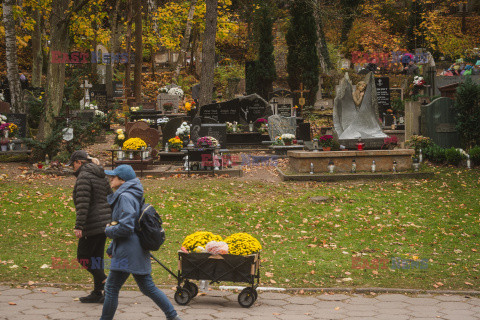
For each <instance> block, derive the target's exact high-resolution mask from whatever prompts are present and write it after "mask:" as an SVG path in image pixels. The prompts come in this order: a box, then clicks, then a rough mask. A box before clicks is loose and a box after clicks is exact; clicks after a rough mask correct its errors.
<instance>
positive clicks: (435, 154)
mask: <svg viewBox="0 0 480 320" xmlns="http://www.w3.org/2000/svg"><path fill="white" fill-rule="evenodd" d="M425 158H426V159H427V160H428V161H430V162H434V163H444V162H445V160H446V157H445V149H444V148H442V147H440V146H438V145H436V144H431V145H430V146H428V147H427V148H425Z"/></svg>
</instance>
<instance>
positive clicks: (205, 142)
mask: <svg viewBox="0 0 480 320" xmlns="http://www.w3.org/2000/svg"><path fill="white" fill-rule="evenodd" d="M218 144H219V143H218V140H217V139H215V138H214V137H210V136H206V137H201V138H198V140H197V143H196V146H197V148H202V147H211V148H214V147H216V146H218Z"/></svg>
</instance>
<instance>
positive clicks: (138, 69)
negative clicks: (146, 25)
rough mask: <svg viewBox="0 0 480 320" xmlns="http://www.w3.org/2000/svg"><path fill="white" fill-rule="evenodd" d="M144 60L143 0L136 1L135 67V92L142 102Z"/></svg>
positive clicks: (137, 100)
mask: <svg viewBox="0 0 480 320" xmlns="http://www.w3.org/2000/svg"><path fill="white" fill-rule="evenodd" d="M142 62H143V42H142V0H136V2H135V69H134V86H133V92H134V95H135V101H136V102H137V103H141V102H142Z"/></svg>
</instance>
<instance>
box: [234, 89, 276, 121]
mask: <svg viewBox="0 0 480 320" xmlns="http://www.w3.org/2000/svg"><path fill="white" fill-rule="evenodd" d="M237 99H238V103H239V105H240V120H241V121H242V120H243V122H245V123H250V121H252V122H255V121H256V120H257V119H259V118H266V117H268V116H269V115H271V114H272V111H271V110H270V108H269V107H268V102H267V101H265V100H264V99H262V97H260V96H259V95H258V94H256V93H254V94H250V95H248V96H244V97H240V98H237Z"/></svg>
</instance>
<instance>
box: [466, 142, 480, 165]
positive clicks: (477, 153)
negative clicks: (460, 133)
mask: <svg viewBox="0 0 480 320" xmlns="http://www.w3.org/2000/svg"><path fill="white" fill-rule="evenodd" d="M468 154H469V155H470V160H472V163H473V164H474V165H476V166H478V165H480V146H475V147H473V148H472V149H470V152H469V153H468Z"/></svg>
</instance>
